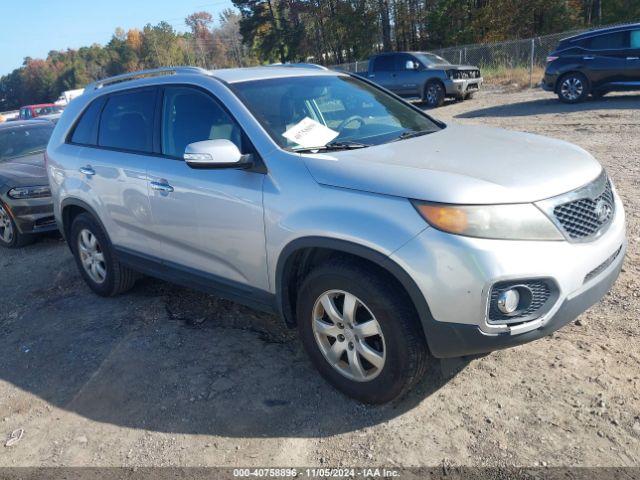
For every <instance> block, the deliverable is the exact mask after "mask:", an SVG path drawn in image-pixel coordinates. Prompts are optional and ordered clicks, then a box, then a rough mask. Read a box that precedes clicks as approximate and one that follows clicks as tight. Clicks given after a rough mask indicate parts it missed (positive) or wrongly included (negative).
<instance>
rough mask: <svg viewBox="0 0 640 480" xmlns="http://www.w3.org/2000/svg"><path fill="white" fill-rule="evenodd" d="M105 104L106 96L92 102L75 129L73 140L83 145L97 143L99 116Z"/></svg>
mask: <svg viewBox="0 0 640 480" xmlns="http://www.w3.org/2000/svg"><path fill="white" fill-rule="evenodd" d="M103 105H104V98H98V99H97V100H94V101H93V102H91V105H89V107H88V108H87V109H86V110H85V111H84V113H83V114H82V117H80V121H79V122H78V123H77V125H76V128H75V129H74V130H73V135H71V142H73V143H78V144H81V145H96V144H97V143H98V117H99V115H100V111H101V110H102V106H103Z"/></svg>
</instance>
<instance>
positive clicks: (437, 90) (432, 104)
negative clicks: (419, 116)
mask: <svg viewBox="0 0 640 480" xmlns="http://www.w3.org/2000/svg"><path fill="white" fill-rule="evenodd" d="M444 98H445V91H444V86H443V85H442V83H440V82H439V81H437V80H432V81H430V82H427V84H426V85H425V87H424V98H423V100H424V102H425V103H426V104H427V106H428V107H429V108H437V107H441V106H442V104H443V103H444Z"/></svg>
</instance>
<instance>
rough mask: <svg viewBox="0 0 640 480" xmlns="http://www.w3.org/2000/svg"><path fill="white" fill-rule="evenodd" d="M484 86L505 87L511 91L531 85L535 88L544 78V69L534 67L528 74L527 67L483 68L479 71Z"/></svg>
mask: <svg viewBox="0 0 640 480" xmlns="http://www.w3.org/2000/svg"><path fill="white" fill-rule="evenodd" d="M481 72H482V76H483V78H484V81H485V84H486V85H494V86H500V87H507V88H509V89H513V90H524V89H526V88H529V85H530V80H531V85H532V86H534V87H535V86H536V85H538V84H539V83H540V80H541V79H542V77H543V76H544V68H542V67H538V66H535V67H534V68H533V71H532V72H531V73H530V72H529V67H524V66H522V67H513V68H512V67H506V66H503V67H484V68H482V69H481Z"/></svg>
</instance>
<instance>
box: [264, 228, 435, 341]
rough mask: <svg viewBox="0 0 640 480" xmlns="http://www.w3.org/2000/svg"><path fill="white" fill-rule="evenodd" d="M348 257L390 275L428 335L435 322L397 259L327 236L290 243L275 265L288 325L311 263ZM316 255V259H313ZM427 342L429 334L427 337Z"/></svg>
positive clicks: (292, 323)
mask: <svg viewBox="0 0 640 480" xmlns="http://www.w3.org/2000/svg"><path fill="white" fill-rule="evenodd" d="M335 255H338V256H346V257H351V258H355V259H361V260H362V261H365V262H368V263H370V264H372V265H375V266H376V267H377V268H378V269H380V270H381V271H383V272H384V273H386V274H387V275H389V276H391V277H392V278H393V279H394V280H395V282H397V284H398V286H400V287H401V288H402V289H403V290H404V292H405V293H406V294H407V296H408V298H409V300H410V302H411V304H412V307H413V308H414V310H415V312H416V314H417V315H418V317H419V319H420V323H421V325H422V328H423V331H424V332H425V334H426V333H427V329H428V325H430V324H431V322H433V321H435V320H434V319H433V317H432V315H431V311H430V309H429V306H428V304H427V301H426V299H425V298H424V295H423V294H422V292H421V291H420V289H419V288H418V286H417V285H416V283H415V282H414V280H413V279H412V278H411V276H410V275H409V274H408V273H407V272H406V271H405V270H404V269H403V268H402V267H401V266H400V265H398V264H397V263H396V262H395V261H394V260H392V259H391V258H389V256H387V255H385V254H384V253H382V252H379V251H377V250H374V249H372V248H370V247H365V246H363V245H360V244H357V243H353V242H350V241H347V240H340V239H335V238H328V237H315V236H314V237H302V238H298V239H296V240H293V241H291V242H290V243H288V244H287V245H286V246H285V247H284V248H283V249H282V251H281V253H280V256H279V257H278V261H277V265H276V275H275V277H276V302H277V307H278V309H279V311H280V313H281V314H282V317H283V318H284V321H285V322H286V324H287V326H289V327H294V326H295V325H296V319H295V313H294V312H295V306H296V303H295V301H296V299H295V291H294V290H293V289H294V287H295V286H297V285H299V283H300V282H301V280H302V279H303V278H304V275H305V274H306V273H307V272H308V271H310V269H307V266H308V265H309V264H311V265H312V266H313V265H317V263H316V262H315V261H314V260H316V261H317V260H318V259H320V260H322V259H323V258H324V259H326V258H328V256H335ZM314 256H315V258H314ZM427 339H428V335H427Z"/></svg>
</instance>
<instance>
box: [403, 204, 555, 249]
mask: <svg viewBox="0 0 640 480" xmlns="http://www.w3.org/2000/svg"><path fill="white" fill-rule="evenodd" d="M414 206H415V207H416V209H417V210H418V212H419V213H420V215H422V217H423V218H424V219H425V220H426V221H427V222H428V223H429V225H431V226H432V227H435V228H437V229H438V230H442V231H444V232H448V233H455V234H457V235H466V236H469V237H479V238H494V239H503V240H563V239H564V237H563V236H562V234H561V233H560V231H559V230H558V229H557V228H556V227H555V225H554V224H553V223H552V222H551V220H549V218H548V217H547V216H546V215H545V214H544V213H542V212H541V211H540V210H538V208H537V207H536V206H535V205H532V204H530V203H520V204H513V205H446V204H438V203H425V202H414Z"/></svg>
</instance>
